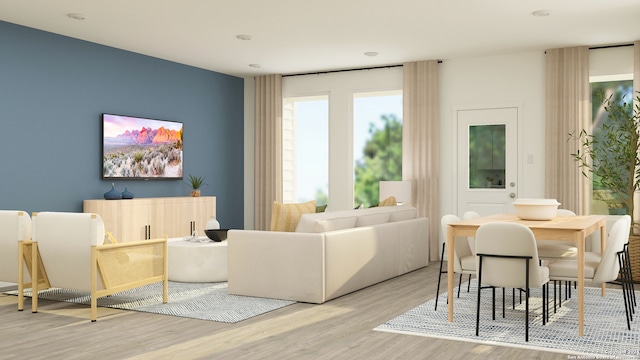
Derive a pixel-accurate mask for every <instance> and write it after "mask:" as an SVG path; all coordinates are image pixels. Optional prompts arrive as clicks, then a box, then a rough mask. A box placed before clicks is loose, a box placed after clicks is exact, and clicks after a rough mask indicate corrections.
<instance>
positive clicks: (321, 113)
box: [282, 95, 329, 205]
mask: <svg viewBox="0 0 640 360" xmlns="http://www.w3.org/2000/svg"><path fill="white" fill-rule="evenodd" d="M282 109H283V111H282V112H283V115H282V142H283V149H282V157H283V164H282V167H283V201H284V202H285V203H293V202H305V201H310V200H314V199H315V200H316V203H317V204H318V205H324V204H327V199H328V193H329V97H328V96H327V95H322V96H309V97H295V98H286V99H284V102H283V107H282Z"/></svg>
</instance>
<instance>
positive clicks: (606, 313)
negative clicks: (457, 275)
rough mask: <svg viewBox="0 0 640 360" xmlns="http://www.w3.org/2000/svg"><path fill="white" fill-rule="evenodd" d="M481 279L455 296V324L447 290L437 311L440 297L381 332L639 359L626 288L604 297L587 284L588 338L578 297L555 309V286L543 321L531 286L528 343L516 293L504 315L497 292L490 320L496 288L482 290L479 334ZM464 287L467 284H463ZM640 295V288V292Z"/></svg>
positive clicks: (639, 324)
mask: <svg viewBox="0 0 640 360" xmlns="http://www.w3.org/2000/svg"><path fill="white" fill-rule="evenodd" d="M476 286H477V282H476V280H475V279H474V280H472V281H471V292H469V293H467V292H466V291H464V290H463V291H462V292H461V293H460V298H457V297H456V298H454V308H455V310H454V322H453V323H449V322H448V321H447V319H448V315H447V308H448V306H447V294H446V293H444V294H441V295H440V297H439V300H438V310H437V311H434V305H435V299H433V300H430V301H427V302H425V303H424V304H422V305H420V306H418V307H416V308H414V309H412V310H410V311H408V312H406V313H404V314H402V315H400V316H398V317H396V318H394V319H391V320H389V321H387V322H386V323H384V324H382V325H380V326H378V327H376V328H375V329H374V330H376V331H384V332H391V333H399V334H406V335H416V336H424V337H432V338H439V339H447V340H457V341H467V342H476V343H482V344H488V345H498V346H512V347H519V348H526V349H532V350H544V351H553V352H559V353H566V354H570V355H586V356H590V357H589V358H612V359H639V358H640V319H638V317H640V313H638V312H636V314H635V315H636V316H635V317H634V321H632V322H631V331H629V330H627V323H626V315H625V310H624V302H623V300H622V291H620V290H615V289H607V296H606V297H602V296H601V291H600V288H585V301H584V304H585V314H584V318H585V323H584V336H583V337H580V336H578V317H577V309H578V301H577V296H576V295H575V292H574V293H573V297H572V298H570V299H569V300H568V301H564V302H563V304H562V307H561V308H558V309H557V312H556V313H554V312H553V290H551V297H550V301H551V303H550V311H551V312H550V318H549V322H548V323H547V324H546V325H542V308H541V304H542V302H541V291H540V289H532V296H531V299H530V303H529V306H530V307H529V311H530V313H529V342H525V323H524V314H525V303H524V299H523V302H522V304H520V303H519V295H518V293H517V292H516V308H515V310H513V309H512V305H511V304H512V297H511V291H508V290H507V294H506V304H507V306H506V314H505V315H506V316H505V318H502V291H500V290H498V291H496V320H492V319H491V308H492V304H491V290H483V292H482V304H481V310H480V311H481V312H480V333H479V336H476V335H475V329H476V328H475V326H476V301H477V295H476V294H477V287H476ZM462 287H463V288H466V285H465V284H463V286H462ZM636 297H637V298H638V299H640V291H636Z"/></svg>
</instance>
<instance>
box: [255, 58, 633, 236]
mask: <svg viewBox="0 0 640 360" xmlns="http://www.w3.org/2000/svg"><path fill="white" fill-rule="evenodd" d="M632 61H633V47H623V48H612V49H602V50H592V51H591V52H590V68H591V75H607V74H612V73H616V72H618V73H620V72H628V71H629V69H633V65H632V64H633V63H632ZM630 64H631V65H630ZM439 67H440V69H439V71H440V73H439V74H440V190H441V198H440V210H441V214H446V213H457V209H456V207H457V205H456V204H455V202H454V191H455V188H454V185H453V184H455V181H454V180H455V179H454V176H455V169H454V162H455V155H454V154H455V152H454V151H453V149H455V141H454V140H455V138H454V136H455V135H456V134H455V133H454V130H455V127H454V125H455V124H454V121H455V119H454V118H453V116H452V114H453V109H454V108H456V107H468V106H491V105H500V104H519V105H521V106H522V109H523V119H522V123H521V124H520V125H521V126H520V128H519V132H520V135H519V139H520V142H521V144H520V145H521V146H520V149H521V150H522V151H521V154H520V164H521V165H522V166H520V169H519V171H520V176H519V179H521V180H520V186H519V194H518V195H519V196H520V197H542V196H544V155H545V147H544V141H545V139H544V127H545V125H544V112H545V110H544V92H545V84H544V77H545V55H544V52H543V51H540V52H528V53H521V54H510V55H501V56H490V57H478V58H467V59H453V60H444V61H443V63H441V64H440V65H439ZM388 70H389V71H380V72H378V71H355V72H344V73H335V74H327V75H311V76H300V77H289V78H286V79H287V81H286V82H285V84H286V86H285V85H284V84H283V92H284V91H286V93H287V95H292V94H293V93H295V92H296V91H301V92H304V91H308V92H311V93H306V94H300V95H312V94H313V91H311V90H309V89H314V88H315V89H316V90H315V91H316V94H317V93H318V92H322V91H324V92H325V93H326V90H319V89H321V88H325V89H326V88H334V89H335V90H333V91H332V99H331V102H330V105H329V106H330V116H333V114H335V113H338V112H340V113H343V112H344V111H345V109H348V111H351V110H350V109H349V106H350V102H348V101H346V100H345V99H346V98H345V96H346V95H345V94H349V92H353V91H358V90H362V89H356V88H354V84H356V83H358V81H361V80H366V82H365V84H368V86H374V87H375V86H380V87H381V88H384V87H390V86H391V87H393V86H398V87H400V88H401V84H402V76H401V71H402V69H401V68H393V69H388ZM394 70H395V71H394ZM398 72H400V74H398ZM378 76H380V77H379V78H378ZM398 81H399V82H398ZM359 86H361V85H359ZM253 89H254V87H253V79H247V80H246V81H245V133H246V134H247V135H246V137H245V179H246V180H245V227H246V228H250V227H253V114H254V110H253V101H254V100H253V91H254V90H253ZM285 89H286V90H285ZM303 89H307V90H304V91H303ZM334 97H335V99H334ZM347 103H349V104H347ZM349 114H350V112H349ZM347 123H348V121H345V119H344V118H342V117H338V118H337V119H336V120H334V121H333V122H332V124H331V125H330V126H331V129H330V134H333V135H330V136H332V139H333V137H337V138H340V139H341V140H340V142H343V141H342V140H344V139H343V137H345V136H350V134H351V129H347V128H345V127H344V126H345V124H347ZM330 148H333V149H334V151H336V153H335V154H339V155H338V156H344V154H350V157H349V158H350V161H351V163H353V161H352V160H351V159H352V157H353V155H352V154H351V153H352V146H351V147H349V146H346V147H345V145H336V146H335V147H334V144H333V143H332V144H331V146H330ZM340 154H342V155H340ZM334 160H336V159H335V156H334V157H333V158H331V159H330V161H334ZM335 164H337V165H335ZM335 164H334V165H335V166H334V167H332V168H331V169H330V180H329V181H330V182H332V183H333V186H334V187H332V188H331V189H330V194H333V195H334V198H330V203H331V201H332V199H336V198H335V197H337V200H336V201H341V205H340V206H341V207H343V208H348V206H351V202H352V200H351V199H353V194H352V191H353V189H350V188H349V189H348V188H347V186H346V182H345V181H343V179H346V178H348V177H350V176H351V177H352V176H353V174H349V173H348V172H349V171H348V165H347V164H346V162H344V161H337V162H336V163H335ZM349 184H351V182H349ZM340 199H342V200H340ZM347 204H348V205H347Z"/></svg>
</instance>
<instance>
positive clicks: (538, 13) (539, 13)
mask: <svg viewBox="0 0 640 360" xmlns="http://www.w3.org/2000/svg"><path fill="white" fill-rule="evenodd" d="M531 15H533V16H539V17H544V16H549V15H551V10H537V11H534V12H532V13H531Z"/></svg>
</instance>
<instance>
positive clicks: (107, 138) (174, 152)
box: [102, 114, 183, 179]
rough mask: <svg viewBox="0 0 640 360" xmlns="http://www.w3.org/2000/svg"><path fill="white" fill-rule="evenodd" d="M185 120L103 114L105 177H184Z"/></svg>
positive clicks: (103, 165) (103, 175) (103, 172)
mask: <svg viewBox="0 0 640 360" xmlns="http://www.w3.org/2000/svg"><path fill="white" fill-rule="evenodd" d="M182 131H183V124H182V123H180V122H176V121H168V120H156V119H147V118H140V117H133V116H122V115H114V114H102V178H103V179H182V145H183V143H182Z"/></svg>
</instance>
